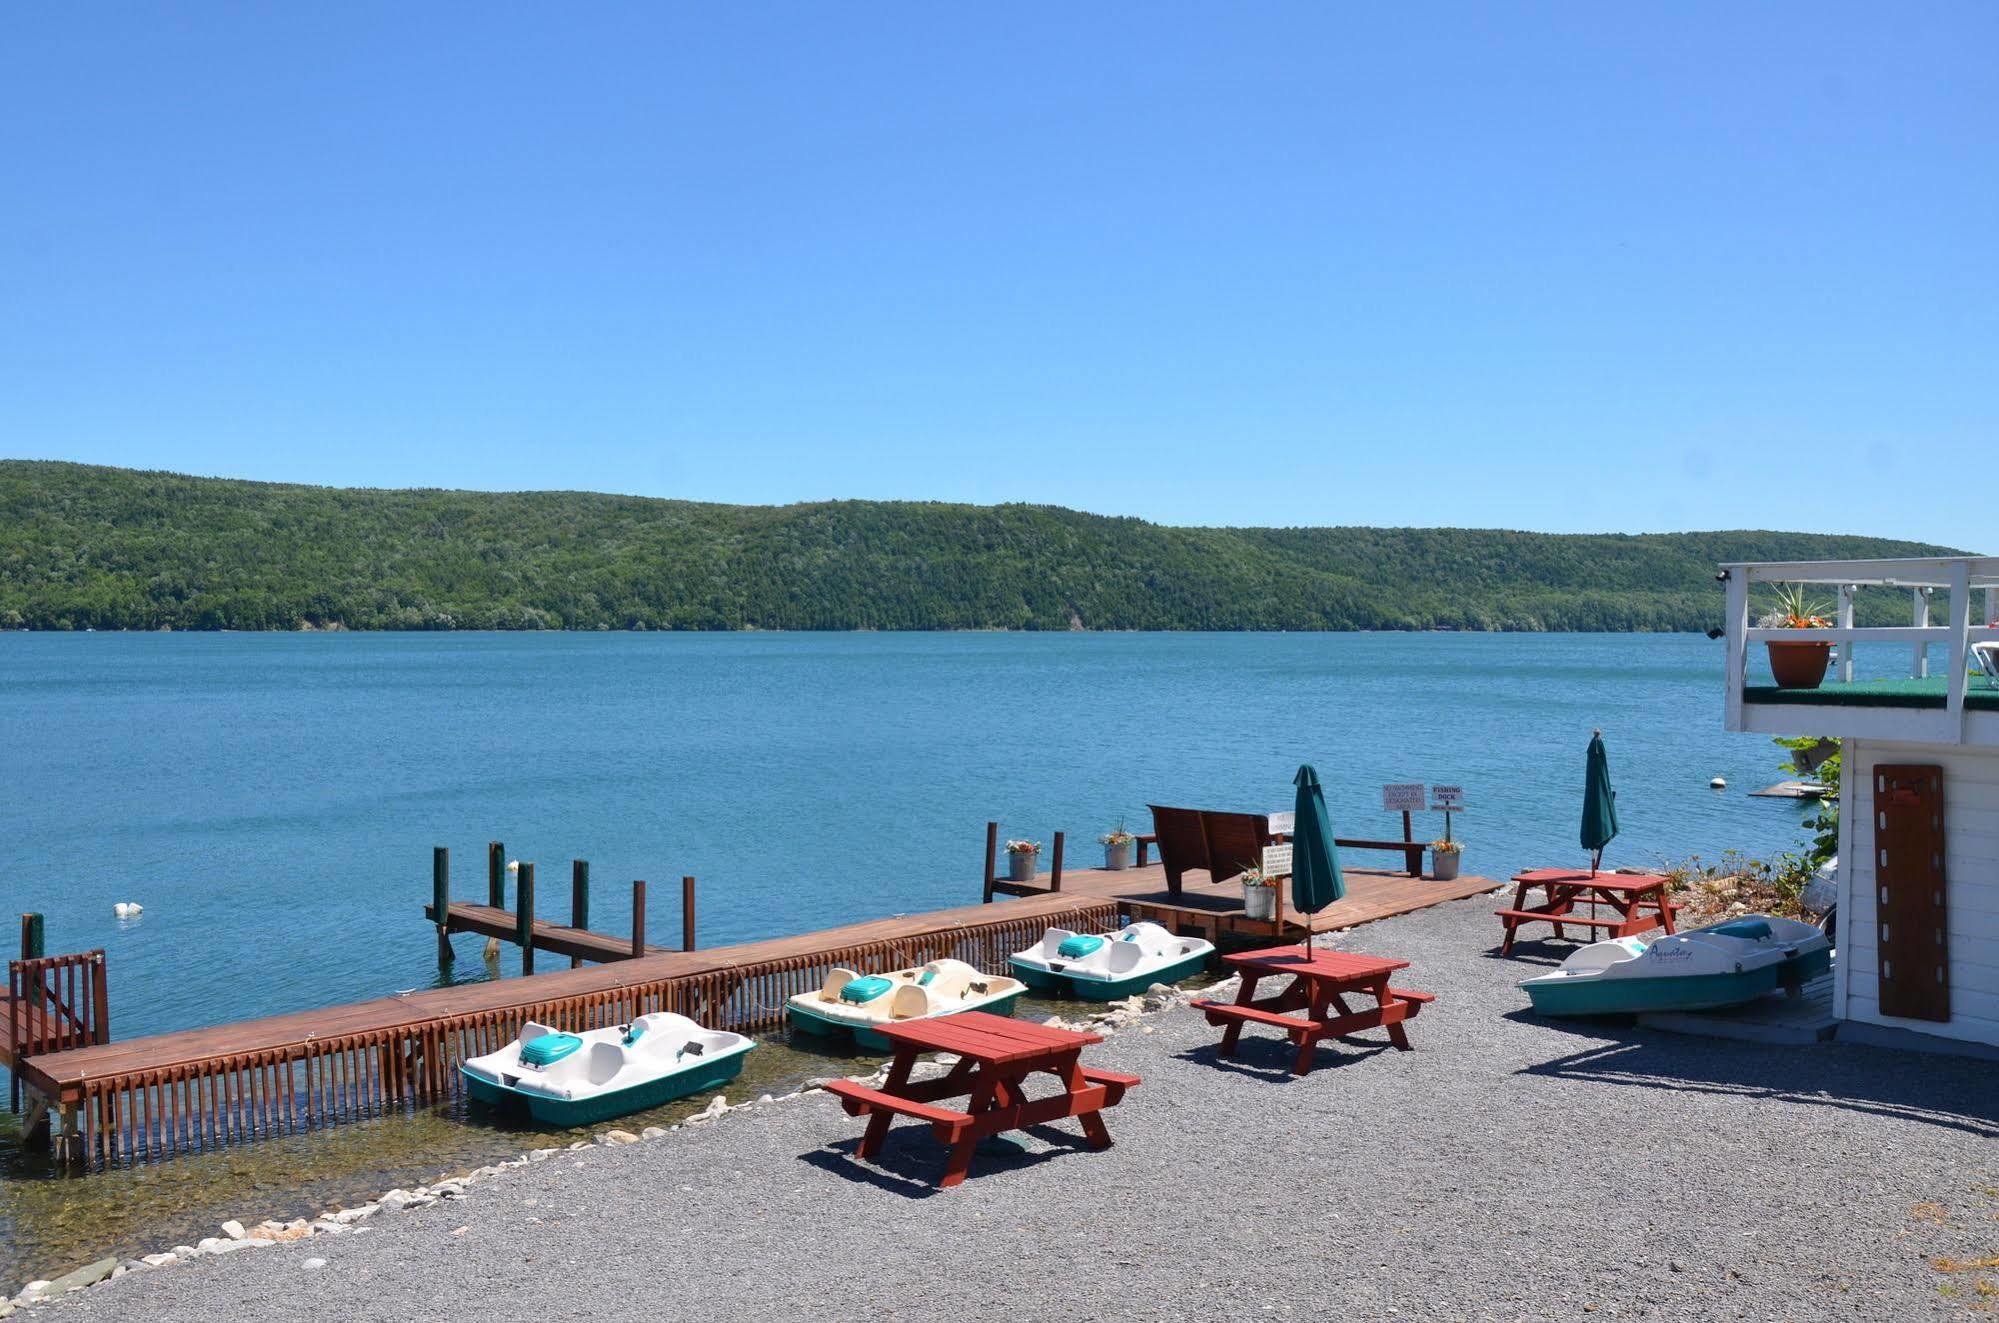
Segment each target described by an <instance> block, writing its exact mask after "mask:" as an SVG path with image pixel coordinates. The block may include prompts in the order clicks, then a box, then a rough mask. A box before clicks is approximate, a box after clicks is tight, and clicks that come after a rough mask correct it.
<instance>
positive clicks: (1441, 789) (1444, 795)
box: [1430, 786, 1465, 810]
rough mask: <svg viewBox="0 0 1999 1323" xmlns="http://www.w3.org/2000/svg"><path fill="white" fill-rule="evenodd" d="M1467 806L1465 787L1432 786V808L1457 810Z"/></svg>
mask: <svg viewBox="0 0 1999 1323" xmlns="http://www.w3.org/2000/svg"><path fill="white" fill-rule="evenodd" d="M1464 806H1465V788H1464V787H1463V786H1431V787H1430V807H1431V808H1433V809H1446V810H1456V809H1461V808H1463V807H1464Z"/></svg>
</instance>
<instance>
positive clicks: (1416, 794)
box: [1381, 781, 1423, 841]
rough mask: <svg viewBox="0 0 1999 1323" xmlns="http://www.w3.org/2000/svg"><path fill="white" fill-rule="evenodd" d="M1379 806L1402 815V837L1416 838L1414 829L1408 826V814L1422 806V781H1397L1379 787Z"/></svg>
mask: <svg viewBox="0 0 1999 1323" xmlns="http://www.w3.org/2000/svg"><path fill="white" fill-rule="evenodd" d="M1381 807H1382V808H1384V809H1386V810H1387V811H1388V812H1390V813H1400V814H1401V815H1402V839H1403V840H1404V841H1413V840H1415V839H1416V835H1415V829H1414V828H1413V827H1411V826H1410V823H1409V815H1410V813H1412V812H1414V811H1415V810H1417V809H1420V808H1422V807H1423V783H1422V782H1421V781H1398V782H1395V783H1394V784H1392V785H1385V786H1383V787H1382V788H1381Z"/></svg>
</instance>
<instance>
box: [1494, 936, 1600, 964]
mask: <svg viewBox="0 0 1999 1323" xmlns="http://www.w3.org/2000/svg"><path fill="white" fill-rule="evenodd" d="M1583 946H1584V943H1582V942H1557V941H1555V940H1553V939H1552V938H1542V939H1541V940H1539V941H1531V942H1530V941H1528V940H1527V939H1526V938H1524V937H1523V938H1522V939H1520V940H1519V941H1517V942H1515V943H1514V944H1513V954H1512V955H1506V954H1503V953H1502V952H1501V950H1500V948H1499V946H1498V945H1497V944H1494V945H1493V946H1490V947H1488V948H1487V949H1486V950H1484V951H1481V952H1480V953H1479V954H1480V955H1483V956H1484V957H1485V958H1486V959H1487V960H1504V961H1505V962H1506V963H1508V964H1509V965H1546V966H1548V967H1549V968H1551V969H1552V968H1554V967H1555V966H1558V965H1560V964H1561V963H1562V962H1563V961H1564V960H1567V959H1568V958H1569V957H1570V956H1572V955H1574V954H1575V953H1576V952H1578V951H1580V950H1582V949H1583Z"/></svg>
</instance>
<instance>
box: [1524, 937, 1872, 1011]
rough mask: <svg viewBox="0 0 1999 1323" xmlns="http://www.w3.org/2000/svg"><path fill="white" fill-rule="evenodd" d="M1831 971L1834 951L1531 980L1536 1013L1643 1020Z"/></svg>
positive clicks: (1737, 1000) (1716, 1006) (1735, 1001)
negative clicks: (1674, 971)
mask: <svg viewBox="0 0 1999 1323" xmlns="http://www.w3.org/2000/svg"><path fill="white" fill-rule="evenodd" d="M1831 968H1832V952H1831V951H1829V950H1821V951H1808V952H1805V953H1803V954H1801V955H1798V956H1796V957H1794V958H1793V959H1790V960H1785V961H1782V962H1779V963H1777V964H1772V965H1766V966H1764V967H1763V968H1761V969H1745V970H1741V971H1736V972H1731V973H1726V974H1694V975H1682V976H1676V977H1662V978H1619V979H1605V978H1576V979H1566V980H1563V981H1560V982H1541V981H1540V980H1529V981H1528V982H1527V983H1524V984H1522V985H1521V986H1523V987H1525V988H1526V989H1527V996H1528V999H1529V1000H1530V1001H1531V1002H1533V1005H1534V1009H1535V1010H1536V1011H1538V1012H1540V1013H1541V1014H1543V1015H1555V1016H1579V1015H1642V1014H1645V1013H1648V1012H1654V1011H1712V1010H1720V1009H1721V1008H1723V1007H1727V1006H1740V1005H1741V1004H1742V1003H1744V1002H1747V1001H1754V1000H1756V999H1757V998H1758V997H1762V996H1766V995H1768V994H1769V993H1772V992H1775V991H1776V990H1777V989H1778V988H1795V987H1801V986H1803V985H1804V984H1806V983H1808V982H1810V981H1811V980H1813V979H1815V978H1817V977H1819V976H1820V975H1821V974H1824V973H1825V972H1826V971H1827V970H1829V969H1831Z"/></svg>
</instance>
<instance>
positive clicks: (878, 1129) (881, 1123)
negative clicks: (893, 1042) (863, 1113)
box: [855, 1047, 916, 1158]
mask: <svg viewBox="0 0 1999 1323" xmlns="http://www.w3.org/2000/svg"><path fill="white" fill-rule="evenodd" d="M915 1065H916V1049H915V1048H914V1047H897V1048H896V1049H895V1061H894V1063H893V1064H891V1065H890V1066H889V1068H888V1079H887V1081H886V1082H884V1083H883V1085H882V1092H883V1093H894V1092H895V1091H896V1090H898V1089H900V1088H902V1087H903V1086H904V1085H906V1084H908V1083H909V1072H910V1070H911V1069H912V1068H913V1067H914V1066H915ZM894 1119H895V1114H894V1113H893V1112H885V1111H881V1110H874V1111H871V1112H869V1113H868V1128H867V1131H866V1133H864V1134H863V1135H862V1136H861V1146H860V1148H859V1149H857V1150H856V1152H855V1156H857V1157H861V1158H872V1157H874V1155H875V1154H877V1153H879V1152H881V1147H882V1141H883V1140H885V1139H887V1138H888V1126H889V1122H890V1121H892V1120H894Z"/></svg>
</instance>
